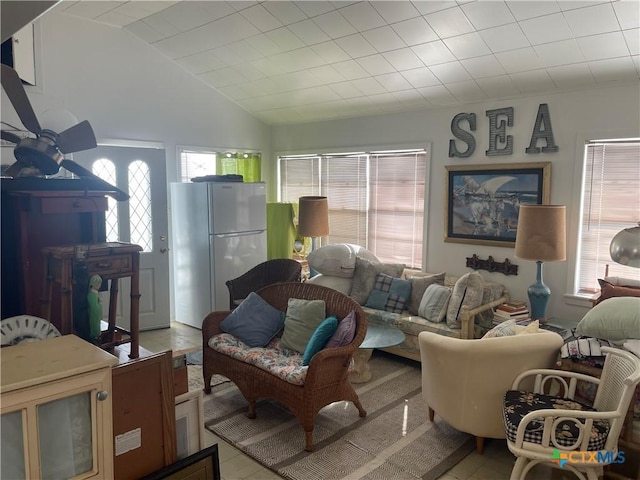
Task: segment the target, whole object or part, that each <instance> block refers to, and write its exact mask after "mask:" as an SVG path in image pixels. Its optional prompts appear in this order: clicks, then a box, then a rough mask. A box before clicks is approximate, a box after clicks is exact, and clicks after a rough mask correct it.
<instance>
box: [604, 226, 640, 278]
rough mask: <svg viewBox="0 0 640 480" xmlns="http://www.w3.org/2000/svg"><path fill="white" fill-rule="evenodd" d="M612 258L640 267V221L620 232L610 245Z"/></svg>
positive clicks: (621, 263) (618, 261)
mask: <svg viewBox="0 0 640 480" xmlns="http://www.w3.org/2000/svg"><path fill="white" fill-rule="evenodd" d="M609 253H610V255H611V260H613V261H614V262H616V263H619V264H620V265H626V266H627V267H635V268H640V223H638V226H637V227H632V228H625V229H624V230H621V231H620V232H618V233H617V234H616V235H615V237H613V239H612V240H611V245H609Z"/></svg>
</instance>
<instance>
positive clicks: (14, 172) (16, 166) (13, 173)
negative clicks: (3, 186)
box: [4, 162, 23, 178]
mask: <svg viewBox="0 0 640 480" xmlns="http://www.w3.org/2000/svg"><path fill="white" fill-rule="evenodd" d="M22 167H23V165H22V164H21V163H20V162H15V163H13V164H12V165H11V166H10V167H9V168H7V169H6V170H5V171H4V174H5V175H7V176H9V177H13V178H16V177H17V176H18V173H20V170H22Z"/></svg>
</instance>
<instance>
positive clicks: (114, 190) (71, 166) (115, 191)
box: [60, 159, 129, 201]
mask: <svg viewBox="0 0 640 480" xmlns="http://www.w3.org/2000/svg"><path fill="white" fill-rule="evenodd" d="M60 166H61V167H63V168H66V169H67V170H69V171H70V172H71V173H74V174H76V175H77V176H79V177H81V178H87V179H90V180H92V181H93V182H95V183H96V184H97V185H99V186H100V188H103V189H104V190H105V191H106V192H107V194H108V195H110V196H111V197H113V198H115V199H116V200H119V201H121V200H129V195H128V194H127V193H125V192H123V191H122V190H120V189H119V188H118V187H114V186H113V185H111V184H110V183H109V182H105V181H104V180H102V179H101V178H100V177H98V176H97V175H94V174H93V173H92V172H90V171H89V170H87V169H86V168H84V167H83V166H82V165H78V164H77V163H76V162H74V161H73V160H67V159H65V160H63V161H62V163H61V164H60Z"/></svg>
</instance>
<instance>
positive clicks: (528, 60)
mask: <svg viewBox="0 0 640 480" xmlns="http://www.w3.org/2000/svg"><path fill="white" fill-rule="evenodd" d="M495 57H496V58H497V59H498V61H499V62H500V64H501V65H502V66H503V67H504V69H505V70H506V72H507V73H517V72H524V71H526V70H536V69H539V68H542V67H543V66H544V65H543V64H542V62H541V61H540V57H538V54H537V53H536V51H535V50H534V49H533V48H531V47H527V48H521V49H518V50H510V51H508V52H500V53H496V55H495Z"/></svg>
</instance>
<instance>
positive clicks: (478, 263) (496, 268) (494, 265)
mask: <svg viewBox="0 0 640 480" xmlns="http://www.w3.org/2000/svg"><path fill="white" fill-rule="evenodd" d="M467 267H469V268H473V269H474V270H487V271H488V272H497V273H502V274H503V275H518V265H514V264H513V263H511V261H509V259H508V258H505V259H504V262H496V261H495V260H494V259H493V257H492V256H489V258H487V259H486V260H482V259H481V258H479V257H478V256H477V255H476V254H475V253H474V254H473V255H472V256H471V257H467Z"/></svg>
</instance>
